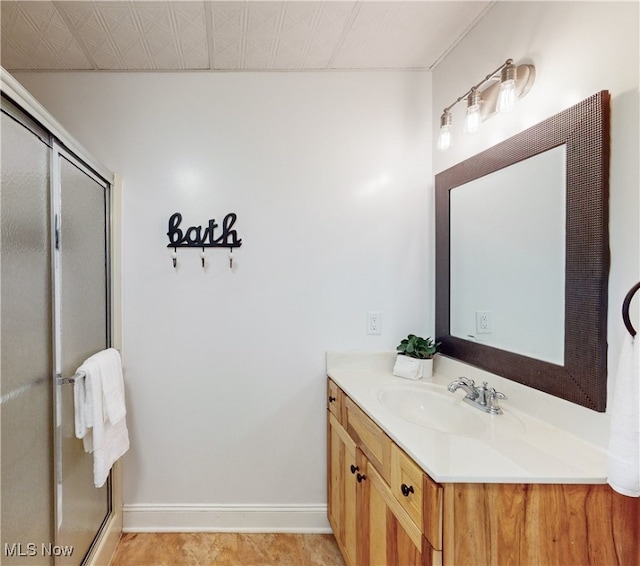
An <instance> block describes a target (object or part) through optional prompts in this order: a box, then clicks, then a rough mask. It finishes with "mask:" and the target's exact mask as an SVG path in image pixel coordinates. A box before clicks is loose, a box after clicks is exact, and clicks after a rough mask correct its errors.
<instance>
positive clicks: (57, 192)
mask: <svg viewBox="0 0 640 566" xmlns="http://www.w3.org/2000/svg"><path fill="white" fill-rule="evenodd" d="M50 156H51V167H50V171H51V186H50V189H51V193H50V212H51V242H52V250H51V274H52V307H53V308H52V311H53V312H52V325H53V329H52V337H53V347H52V351H53V380H52V381H53V415H54V423H53V434H54V438H53V470H54V472H53V476H54V478H53V481H54V491H53V494H54V498H53V511H54V542H55V544H56V546H63V542H64V541H63V540H62V533H61V531H62V529H63V520H64V517H63V513H62V507H63V505H62V499H63V498H64V496H65V494H64V486H63V479H64V456H63V448H64V446H63V444H64V443H63V440H64V439H63V430H62V428H63V418H64V417H63V414H62V408H63V407H62V405H63V403H62V388H63V387H65V386H68V385H70V384H66V383H65V382H64V378H65V377H71V376H64V375H63V370H62V358H63V355H62V340H63V339H64V337H63V332H62V270H63V266H62V246H61V237H62V236H61V233H62V222H63V217H62V159H65V160H66V161H68V162H69V163H70V164H71V165H72V166H74V167H76V168H77V169H78V170H80V171H81V172H82V173H84V174H85V175H86V176H87V177H89V178H90V179H91V180H93V181H94V182H95V183H97V184H98V185H99V186H100V187H102V189H103V191H104V206H105V215H104V236H105V249H104V250H103V253H104V258H105V305H104V307H105V311H106V312H105V326H106V328H105V336H106V342H107V343H106V347H107V348H110V347H111V345H112V334H111V242H110V237H111V230H110V223H111V183H110V182H109V181H107V180H106V179H104V178H103V177H102V176H100V175H98V174H97V173H95V172H94V171H93V170H92V169H91V168H90V167H89V166H88V165H87V164H86V163H84V162H83V161H82V160H80V159H78V158H77V157H76V155H75V154H74V153H72V152H70V151H68V150H67V149H65V147H64V146H63V145H62V144H61V143H60V142H59V141H58V140H57V139H56V138H55V137H53V139H52V143H51V154H50ZM111 483H112V480H111V477H109V478H108V479H107V486H106V487H107V509H106V513H105V516H104V519H103V520H102V522H101V524H100V527H99V528H98V531H97V533H96V534H95V537H94V539H93V541H92V542H91V544H90V545H89V548H88V549H87V552H86V554H85V557H84V558H83V560H82V562H81V563H80V564H81V566H84V565H85V564H87V563H88V561H89V557H90V556H91V554H92V552H93V550H94V547H95V546H96V544H97V543H98V542H99V540H100V536H101V534H102V532H103V531H104V529H105V527H106V525H107V523H108V521H109V517H110V516H111V514H112V512H113V495H112V487H111ZM58 489H60V490H61V493H59V491H58ZM62 560H64V558H62ZM54 562H55V563H56V564H58V562H59V559H58V557H56V558H55V559H54Z"/></svg>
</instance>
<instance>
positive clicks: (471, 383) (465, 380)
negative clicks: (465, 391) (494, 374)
mask: <svg viewBox="0 0 640 566" xmlns="http://www.w3.org/2000/svg"><path fill="white" fill-rule="evenodd" d="M457 381H458V382H459V383H464V384H465V385H468V386H469V387H475V386H476V382H475V381H473V379H469V378H468V377H459V378H458V380H457Z"/></svg>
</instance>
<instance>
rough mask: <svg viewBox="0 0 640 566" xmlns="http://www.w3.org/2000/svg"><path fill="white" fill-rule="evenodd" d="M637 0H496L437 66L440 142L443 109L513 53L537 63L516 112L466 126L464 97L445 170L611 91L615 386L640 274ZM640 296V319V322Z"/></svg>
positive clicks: (437, 162) (441, 165) (438, 166)
mask: <svg viewBox="0 0 640 566" xmlns="http://www.w3.org/2000/svg"><path fill="white" fill-rule="evenodd" d="M638 6H639V4H638V2H498V3H496V4H495V5H494V6H493V7H492V8H491V9H490V10H489V11H488V12H487V14H486V16H485V17H484V18H483V19H482V20H481V21H480V22H479V23H478V25H477V26H476V27H475V28H474V29H473V30H471V32H470V33H469V34H468V35H467V36H466V37H465V38H464V39H463V40H462V41H461V42H460V43H459V44H458V45H457V46H456V48H455V49H454V50H453V51H452V52H451V53H450V54H449V55H448V56H447V58H446V59H445V60H444V61H443V62H442V63H441V64H440V65H439V66H438V67H437V69H436V70H435V71H434V73H433V104H434V106H433V120H434V122H433V123H434V125H435V127H434V131H433V135H434V138H433V140H434V148H435V139H436V137H437V134H438V132H437V126H438V123H439V116H440V114H441V113H442V109H443V108H445V107H446V106H448V105H449V104H451V103H452V102H453V101H454V100H455V99H456V98H457V97H458V96H460V95H461V94H464V93H465V92H466V91H467V89H468V88H469V87H470V86H471V85H472V84H475V83H477V82H478V81H480V80H481V79H482V78H483V77H484V76H485V75H486V74H487V73H490V72H491V71H492V70H493V69H495V68H497V67H498V66H499V65H500V64H501V63H503V62H504V61H505V60H506V59H507V58H513V59H514V61H515V62H516V63H517V64H521V63H532V64H534V65H535V68H536V80H535V84H534V85H533V88H532V89H531V91H530V92H529V94H528V95H527V96H526V97H525V98H523V99H521V100H520V101H519V102H518V104H517V106H516V108H515V110H514V111H513V113H511V114H508V115H494V116H493V117H492V118H490V119H489V120H487V121H486V122H484V123H483V124H482V125H481V127H480V131H479V132H478V133H477V134H475V135H472V136H471V135H466V134H463V133H462V123H463V120H464V111H465V106H464V102H462V103H460V104H458V105H457V106H456V107H455V108H454V109H453V111H452V113H453V115H454V116H453V119H454V131H453V136H454V138H453V142H452V146H451V148H450V149H449V150H448V151H446V152H440V151H438V150H434V156H433V160H434V171H435V173H438V172H440V171H443V170H445V169H447V168H448V167H450V166H452V165H454V164H456V163H458V162H459V161H462V160H464V159H466V158H468V157H471V156H472V155H475V154H476V153H478V152H480V151H482V150H484V149H487V148H488V147H491V146H492V145H494V144H495V143H497V142H499V141H502V140H504V139H507V138H508V137H510V136H512V135H514V134H516V133H518V132H519V131H521V130H523V129H525V128H527V127H529V126H532V125H534V124H536V123H538V122H540V121H542V120H544V119H545V118H548V117H549V116H552V115H554V114H556V113H557V112H560V111H561V110H564V109H565V108H568V107H569V106H571V105H573V104H576V103H578V102H580V101H581V100H583V99H585V98H587V97H589V96H591V95H593V94H595V93H596V92H599V91H601V90H609V91H610V93H611V164H610V201H609V206H610V217H609V233H610V248H611V269H610V277H609V316H608V337H609V339H608V342H609V363H608V365H609V389H610V388H611V385H612V384H613V381H614V377H615V372H616V369H617V361H618V357H619V355H620V349H621V347H622V340H623V337H624V335H625V333H626V330H625V328H624V326H623V324H622V318H621V315H620V311H621V305H622V301H623V299H624V296H625V294H626V293H627V291H628V290H629V288H630V287H631V286H633V285H634V284H635V283H636V282H637V281H638V280H639V279H640V268H639V261H640V259H639V258H640V235H639V228H638V226H639V215H640V204H639V188H638V187H639V170H638V155H639V154H640V149H639V143H638V134H639V131H640V124H639V112H638V111H639V106H640V102H639V97H638V85H639V80H638V71H639V65H640V63H639V51H640V49H639V44H638V36H639V31H638V30H639V29H640V27H639V26H640V21H639V14H638ZM638 304H640V300H638V299H636V300H634V304H633V306H634V309H635V313H634V317H633V322H634V324H635V325H636V328H638V325H640V319H639V318H638Z"/></svg>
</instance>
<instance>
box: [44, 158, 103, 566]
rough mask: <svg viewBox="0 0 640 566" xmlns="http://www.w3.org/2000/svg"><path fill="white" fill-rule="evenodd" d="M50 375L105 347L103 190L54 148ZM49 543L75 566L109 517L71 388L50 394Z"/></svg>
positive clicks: (72, 369) (65, 373)
mask: <svg viewBox="0 0 640 566" xmlns="http://www.w3.org/2000/svg"><path fill="white" fill-rule="evenodd" d="M53 175H54V181H55V180H56V178H59V181H60V182H59V191H58V192H57V193H56V194H55V196H54V200H56V201H57V202H56V203H55V208H56V209H57V212H56V215H55V222H56V224H57V225H58V233H59V236H58V238H56V240H57V243H56V246H55V251H54V258H55V259H54V261H55V262H56V267H57V269H55V272H56V278H55V281H54V288H55V297H56V299H55V305H56V306H55V320H56V323H55V327H56V334H57V340H56V342H57V347H56V352H55V358H56V373H57V374H58V376H62V377H71V376H73V375H74V374H75V373H76V370H77V368H78V367H79V366H80V365H81V364H82V362H83V361H84V360H85V359H87V358H88V357H90V356H91V355H93V354H95V353H96V352H98V351H100V350H103V349H105V348H107V347H109V334H110V329H109V286H108V277H109V273H108V261H107V258H108V251H109V250H108V244H107V242H108V222H107V220H108V215H109V210H108V202H109V200H108V185H106V184H105V183H104V182H102V181H101V180H100V179H99V178H98V177H96V176H94V175H93V174H92V173H91V171H89V170H88V169H86V168H84V167H83V165H82V164H81V163H79V162H78V161H76V160H75V159H74V158H73V157H72V156H71V155H69V154H67V153H66V152H64V151H63V150H62V149H61V148H58V147H57V146H54V161H53ZM55 405H56V444H57V450H56V453H57V454H58V455H59V457H58V460H57V462H56V490H57V497H56V501H57V505H56V531H57V536H56V544H57V545H58V546H59V547H61V548H62V549H64V548H68V547H73V549H74V551H73V555H72V556H70V557H65V556H64V555H62V554H61V555H60V556H58V558H57V559H56V564H64V565H67V564H68V565H74V566H75V565H78V564H80V561H81V560H82V558H83V557H84V556H85V555H86V554H87V552H88V551H89V550H90V548H91V545H92V543H93V541H94V538H95V537H96V533H98V532H99V531H100V529H101V527H102V525H103V523H104V521H105V520H106V518H107V517H108V515H109V513H110V511H111V509H110V499H111V498H110V493H109V489H110V488H109V481H107V483H106V484H105V485H104V486H102V487H100V488H96V487H95V486H94V483H93V457H92V454H89V453H85V452H84V448H83V443H82V441H81V440H79V439H77V438H76V437H75V428H74V407H73V385H70V384H64V385H60V384H59V385H57V387H56V403H55Z"/></svg>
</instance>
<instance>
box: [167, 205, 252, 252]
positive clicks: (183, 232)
mask: <svg viewBox="0 0 640 566" xmlns="http://www.w3.org/2000/svg"><path fill="white" fill-rule="evenodd" d="M237 218H238V216H237V215H236V214H235V213H233V212H230V213H229V214H227V215H226V216H225V217H224V219H223V220H222V226H220V225H219V224H217V223H216V221H215V219H213V218H212V219H211V220H209V223H208V224H207V225H206V226H205V227H203V226H189V227H188V228H184V229H183V228H181V227H180V224H181V223H182V214H180V213H179V212H175V213H174V214H172V215H171V217H170V218H169V230H168V232H167V236H169V243H168V244H167V247H168V248H229V250H232V249H233V248H239V247H240V246H241V245H242V239H241V238H238V233H237V232H236V231H235V230H233V229H232V228H233V225H234V224H235V223H236V219H237ZM218 228H220V230H217V229H218Z"/></svg>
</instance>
